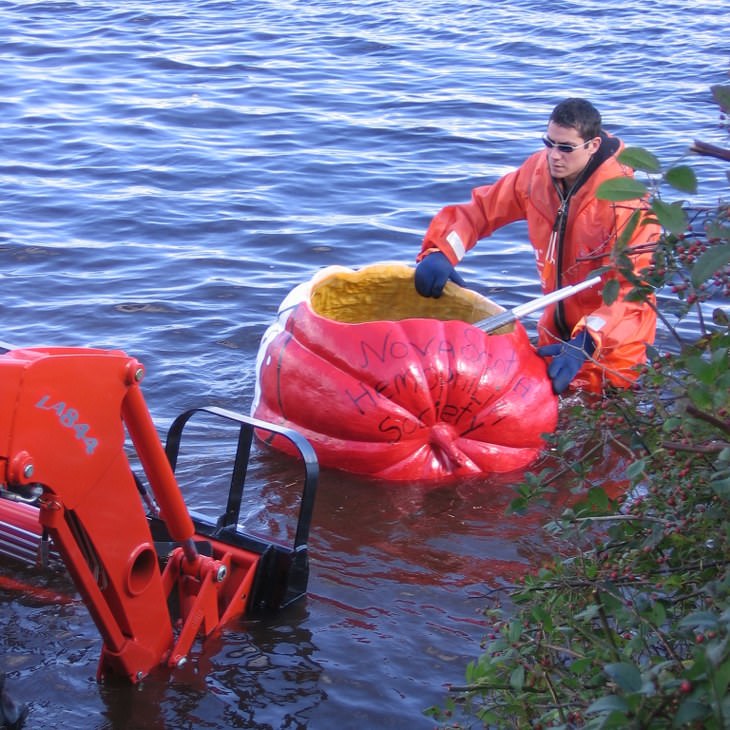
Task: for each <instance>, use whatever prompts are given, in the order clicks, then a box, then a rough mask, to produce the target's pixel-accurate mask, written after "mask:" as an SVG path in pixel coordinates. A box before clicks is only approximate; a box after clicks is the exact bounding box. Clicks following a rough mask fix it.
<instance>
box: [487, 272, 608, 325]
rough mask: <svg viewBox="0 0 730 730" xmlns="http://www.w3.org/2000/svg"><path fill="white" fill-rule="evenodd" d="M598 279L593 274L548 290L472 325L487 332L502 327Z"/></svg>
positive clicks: (570, 295)
mask: <svg viewBox="0 0 730 730" xmlns="http://www.w3.org/2000/svg"><path fill="white" fill-rule="evenodd" d="M599 281H601V277H600V276H594V277H592V278H590V279H586V280H585V281H582V282H581V283H580V284H572V285H571V286H564V287H562V289H556V290H555V291H554V292H550V294H545V295H543V296H541V297H538V298H537V299H533V300H532V301H531V302H527V303H526V304H520V305H518V306H516V307H515V308H514V309H508V310H507V311H506V312H500V313H499V314H495V315H493V316H492V317H487V318H486V319H481V320H479V321H478V322H475V323H474V326H475V327H478V328H479V329H480V330H483V331H484V332H486V333H487V334H489V333H490V332H494V331H495V330H498V329H499V328H500V327H504V326H505V325H507V324H511V323H512V322H515V321H517V320H518V319H520V318H521V317H524V316H525V315H526V314H531V313H532V312H536V311H538V310H539V309H543V308H544V307H547V306H548V304H553V303H555V302H560V301H562V300H563V299H567V298H568V297H572V296H573V294H577V293H578V292H579V291H583V289H588V288H589V287H591V286H595V285H596V284H598V282H599Z"/></svg>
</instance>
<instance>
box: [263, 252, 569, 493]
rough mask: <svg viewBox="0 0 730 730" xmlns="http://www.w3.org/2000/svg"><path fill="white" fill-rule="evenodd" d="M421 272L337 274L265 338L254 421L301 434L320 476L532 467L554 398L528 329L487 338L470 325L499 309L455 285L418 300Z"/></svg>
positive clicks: (394, 268) (551, 419)
mask: <svg viewBox="0 0 730 730" xmlns="http://www.w3.org/2000/svg"><path fill="white" fill-rule="evenodd" d="M413 276H414V269H413V268H412V267H409V266H406V265H403V264H390V263H385V264H373V265H371V266H367V267H364V268H362V269H360V270H352V269H346V268H343V267H329V268H327V269H324V270H322V271H321V272H320V273H319V274H317V275H316V276H315V277H314V278H313V279H312V280H311V281H309V282H307V283H306V284H302V285H300V286H298V287H296V288H295V289H294V290H293V291H292V292H291V293H290V294H289V296H287V297H286V299H285V300H284V302H283V303H282V305H281V307H280V308H279V314H278V318H277V320H276V322H275V323H274V324H273V325H271V326H270V327H269V329H268V330H267V331H266V333H265V335H264V337H263V339H262V341H261V346H260V349H259V353H258V359H257V367H256V371H257V380H256V395H255V398H254V404H253V407H252V413H253V415H254V416H255V417H256V418H260V419H263V420H267V421H270V422H273V423H276V424H280V425H286V426H290V427H292V428H294V429H296V430H297V431H299V432H300V433H301V434H302V435H304V436H305V437H306V438H307V439H309V441H310V442H311V444H312V446H313V447H314V450H315V452H316V453H317V457H318V459H319V462H320V464H321V465H322V466H324V467H332V468H336V469H341V470H345V471H348V472H352V473H357V474H366V475H371V476H373V477H377V478H380V479H384V480H389V481H403V480H413V481H416V480H418V481H421V480H443V479H446V478H448V477H451V476H459V475H464V476H466V475H475V474H481V473H489V472H492V473H496V472H508V471H512V470H514V469H519V468H522V467H525V466H527V465H528V464H530V463H531V462H532V461H533V460H534V459H535V458H536V457H537V456H538V455H539V453H540V451H541V449H542V448H543V445H544V444H543V440H542V438H541V436H542V434H545V433H548V432H551V431H553V430H554V429H555V425H556V422H557V414H558V402H557V398H556V397H555V395H553V392H552V388H551V384H550V380H549V378H548V377H547V373H546V368H545V363H544V361H543V360H542V358H540V357H539V356H538V355H537V354H536V353H535V350H534V349H533V347H532V345H531V344H530V342H529V340H528V337H527V333H526V332H525V329H524V327H523V326H522V325H521V324H520V323H519V322H517V323H514V324H512V325H509V326H507V327H503V328H502V329H501V330H498V331H497V332H496V333H494V334H490V335H487V334H485V333H484V332H483V331H482V330H480V329H478V328H476V327H474V326H473V323H474V322H477V321H479V320H481V319H484V318H486V317H489V316H490V315H492V314H497V313H499V312H501V311H504V310H503V309H502V308H501V307H499V306H498V305H496V304H494V303H493V302H491V301H490V300H488V299H486V298H485V297H483V296H481V295H480V294H478V293H476V292H474V291H472V290H469V289H464V288H462V287H459V286H457V285H456V284H453V283H451V282H449V283H448V284H447V285H446V287H445V289H444V293H443V295H442V296H441V297H440V298H439V299H431V298H424V297H421V296H420V295H419V294H418V293H417V292H416V290H415V287H414V283H413ZM271 444H272V445H273V446H274V447H276V448H278V449H281V450H288V448H289V447H288V442H286V441H285V440H283V439H281V440H279V439H278V438H275V439H273V440H272V441H271Z"/></svg>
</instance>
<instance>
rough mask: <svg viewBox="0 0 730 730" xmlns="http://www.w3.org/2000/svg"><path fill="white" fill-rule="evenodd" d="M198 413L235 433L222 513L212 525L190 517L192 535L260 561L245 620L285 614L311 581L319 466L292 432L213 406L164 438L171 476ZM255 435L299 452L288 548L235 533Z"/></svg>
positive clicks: (180, 420) (180, 421) (181, 420)
mask: <svg viewBox="0 0 730 730" xmlns="http://www.w3.org/2000/svg"><path fill="white" fill-rule="evenodd" d="M198 413H207V414H210V415H213V416H217V417H219V418H222V419H224V420H227V421H230V422H233V423H236V424H238V426H239V430H238V444H237V447H236V456H235V459H234V462H233V469H232V473H231V484H230V488H229V491H228V501H227V503H226V509H225V511H224V512H223V513H222V514H221V515H220V516H219V517H218V519H217V521H216V522H215V523H212V522H210V521H209V520H208V519H206V518H204V517H202V516H200V515H196V514H195V513H194V512H192V511H191V517H192V519H193V523H194V524H195V530H196V532H197V533H198V535H201V536H203V537H207V538H210V539H213V540H218V541H220V542H223V543H225V544H228V545H232V546H235V547H238V548H241V549H243V550H248V551H249V552H253V553H256V554H258V555H260V556H261V558H260V559H259V564H258V568H257V572H256V575H255V577H254V583H253V587H252V591H251V596H250V599H249V602H248V613H249V614H257V613H260V612H264V611H276V610H278V609H281V608H284V607H285V606H288V605H289V604H290V603H292V602H293V601H296V600H297V599H299V598H301V597H303V596H304V595H305V594H306V590H307V582H308V580H309V558H308V553H307V542H308V539H309V528H310V525H311V522H312V512H313V510H314V498H315V494H316V490H317V479H318V477H319V464H318V462H317V456H316V454H315V452H314V449H313V448H312V446H311V444H310V443H309V441H307V440H306V439H305V438H304V437H303V436H302V435H301V434H300V433H298V432H297V431H294V430H293V429H290V428H287V427H284V426H276V425H274V424H272V423H268V422H266V421H261V420H259V419H256V418H252V417H250V416H244V415H242V414H239V413H235V412H234V411H229V410H226V409H224V408H219V407H217V406H205V407H201V408H193V409H191V410H189V411H185V412H184V413H182V414H180V415H179V416H178V417H177V418H176V419H175V420H174V421H173V423H172V425H171V426H170V428H169V430H168V432H167V439H166V443H165V453H166V454H167V458H168V460H169V461H170V465H171V466H172V469H173V471H175V468H176V467H177V460H178V456H179V453H180V446H181V441H182V436H183V430H184V428H185V426H186V425H187V424H188V422H189V421H190V419H191V418H192V417H193V416H194V415H195V414H198ZM256 431H264V432H267V433H269V434H274V435H279V436H282V437H283V438H286V439H288V440H289V441H290V442H291V443H292V444H293V446H294V447H295V448H296V450H297V451H298V453H299V455H300V457H301V459H302V462H303V469H304V483H303V487H302V494H301V501H300V506H299V516H298V518H297V528H296V534H295V536H294V541H293V543H292V545H291V546H282V545H279V544H275V543H272V542H266V541H265V540H262V539H260V538H258V537H254V536H252V535H249V534H247V533H245V532H242V531H241V530H239V529H238V520H239V517H240V513H241V504H242V503H243V492H244V487H245V483H246V475H247V472H248V464H249V459H250V456H251V446H252V443H253V438H254V433H255V432H256Z"/></svg>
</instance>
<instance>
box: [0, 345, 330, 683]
mask: <svg viewBox="0 0 730 730" xmlns="http://www.w3.org/2000/svg"><path fill="white" fill-rule="evenodd" d="M143 375H144V370H143V368H142V366H141V365H140V363H139V362H138V361H137V360H135V359H134V358H131V357H129V356H127V355H126V354H125V353H123V352H120V351H106V350H95V349H86V348H30V349H12V350H10V351H9V352H7V353H6V354H4V355H0V494H3V495H4V496H6V497H12V495H13V494H17V493H25V494H27V493H28V492H29V491H33V490H35V492H36V493H37V494H38V495H39V496H38V499H37V502H36V503H35V504H34V505H31V506H29V507H28V508H27V509H28V510H37V514H38V524H39V528H38V531H39V533H40V532H41V531H42V530H43V529H45V530H46V531H47V533H48V534H49V535H50V537H51V539H52V542H53V544H54V547H55V549H56V550H57V551H58V553H59V554H60V556H61V558H62V559H63V561H64V563H65V565H66V567H67V569H68V571H69V573H70V575H71V577H72V578H73V580H74V583H75V585H76V588H77V590H78V591H79V593H80V595H81V597H82V598H83V600H84V601H85V603H86V605H87V607H88V609H89V611H90V613H91V615H92V617H93V619H94V622H95V623H96V626H97V628H98V629H99V632H100V633H101V636H102V640H103V648H102V655H101V659H100V663H99V671H98V677H99V678H100V679H102V678H104V677H106V676H110V675H121V676H124V677H127V678H128V679H129V680H130V681H132V682H138V681H140V680H141V679H142V678H143V677H144V676H146V675H147V674H148V673H149V672H150V671H151V670H152V669H153V668H155V667H156V666H158V665H160V664H164V663H167V664H169V665H175V664H179V663H181V662H183V661H185V658H186V655H187V653H188V651H189V649H190V646H191V644H192V642H193V641H194V639H195V638H196V636H198V635H200V634H202V635H204V636H205V635H208V634H210V633H211V632H212V631H214V630H215V629H216V628H217V627H218V626H220V625H221V624H222V623H225V622H227V621H229V620H231V619H232V618H234V617H236V616H239V615H241V614H243V613H245V612H246V611H247V610H248V608H249V602H250V601H251V600H255V601H258V602H259V603H260V602H261V600H260V599H259V598H256V597H255V596H254V597H253V599H252V592H253V590H254V587H255V586H256V585H260V584H262V583H266V581H267V580H269V581H271V580H273V581H278V582H279V583H287V582H289V581H290V580H294V582H296V585H295V586H294V589H293V593H292V591H291V590H288V589H290V588H291V586H285V587H283V588H281V589H280V590H279V591H278V593H277V592H276V591H275V593H276V595H277V596H285V595H290V596H291V595H293V596H294V597H298V596H299V595H301V594H302V593H303V586H304V587H305V586H306V537H307V533H308V526H309V520H310V518H311V510H312V503H313V499H314V488H315V487H314V485H315V482H316V471H317V469H316V458H315V457H314V455H313V452H311V451H310V447H308V444H307V443H306V442H304V441H303V439H301V438H300V437H298V436H297V435H296V434H284V435H288V436H290V437H291V438H292V439H293V440H294V441H295V443H296V445H297V446H298V447H301V448H300V453H301V454H302V456H303V460H304V463H305V468H306V471H307V474H306V484H305V490H304V493H303V496H302V509H301V513H300V522H299V529H298V531H297V533H298V534H297V541H298V544H295V545H294V547H293V548H292V549H287V548H281V547H278V546H272V545H269V544H265V543H261V542H260V541H249V540H247V539H246V537H245V535H241V534H240V533H239V532H238V529H237V524H236V523H237V511H236V510H238V509H240V501H241V498H242V492H243V479H244V477H245V468H246V465H247V459H248V449H250V443H251V434H253V432H254V428H255V427H263V428H267V427H268V424H262V423H256V422H251V421H250V419H246V418H244V417H242V416H236V415H235V414H231V413H229V412H223V411H221V412H220V413H218V414H217V415H221V416H222V417H224V418H227V419H229V420H233V421H236V422H237V425H239V426H240V428H241V432H240V433H241V437H240V439H239V440H240V441H241V443H242V444H243V445H244V451H245V453H244V454H242V455H241V459H240V460H239V459H238V458H237V463H236V465H235V466H234V476H235V479H234V480H233V481H232V487H231V495H229V503H228V505H227V508H226V510H227V512H226V514H227V515H228V517H227V518H226V519H224V520H219V524H215V525H212V524H211V525H207V524H204V523H202V522H200V521H197V522H195V521H194V520H193V518H192V517H191V514H190V513H189V511H188V509H187V507H186V504H185V502H184V500H183V497H182V494H181V491H180V488H179V486H178V483H177V480H176V477H175V474H174V464H175V461H176V459H177V450H178V449H179V442H180V438H181V432H182V428H183V426H184V424H185V423H186V422H187V420H188V419H189V418H190V417H191V415H192V414H193V413H194V412H189V413H187V414H185V416H184V417H183V418H182V419H179V422H177V423H176V425H175V427H174V429H173V430H172V431H174V434H173V436H174V438H173V444H172V445H170V444H168V449H167V451H166V450H165V448H163V446H162V443H161V442H160V440H159V437H158V435H157V432H156V430H155V427H154V424H153V421H152V418H151V416H150V414H149V411H148V409H147V406H146V404H145V400H144V397H143V395H142V391H141V388H140V382H141V380H142V377H143ZM213 410H215V409H213ZM272 428H275V427H273V426H272ZM128 439H129V440H131V443H132V445H133V447H134V449H135V450H136V453H137V456H138V458H139V462H140V464H141V465H142V468H143V469H144V472H145V475H146V477H147V481H148V482H149V485H150V488H151V492H152V497H153V500H152V503H153V504H154V505H155V508H154V514H150V511H149V510H148V509H146V506H145V502H144V501H143V499H142V498H141V496H140V487H141V484H140V481H139V480H138V479H137V478H136V477H135V475H134V473H133V471H132V468H131V466H130V463H129V460H128V458H127V455H126V452H125V444H126V443H127V441H128ZM234 482H235V484H234ZM4 501H5V500H0V503H2V502H4ZM231 505H233V507H232V506H231ZM232 509H233V513H231V510H232ZM0 519H2V512H1V511H0ZM153 533H154V534H155V537H153ZM160 535H163V536H164V538H165V540H167V541H168V543H169V544H172V545H174V548H173V549H172V551H171V552H170V553H169V556H168V559H167V560H166V562H164V565H163V561H162V560H161V559H160V558H159V556H158V554H157V550H156V547H155V540H156V539H159V536H160ZM200 539H203V540H205V542H206V544H207V546H208V548H209V549H208V550H206V554H205V555H203V554H200V553H199V552H198V549H197V547H196V543H197V542H199V540H200ZM272 552H274V553H276V556H275V558H276V559H274V560H273V562H272V560H271V553H272ZM271 565H276V566H278V567H277V569H276V570H274V571H272V570H271V568H270V567H268V568H265V566H271ZM282 565H283V566H284V567H283V569H282V567H281V566H282ZM264 569H265V570H266V571H267V572H266V574H264V575H262V574H261V571H262V570H264ZM303 570H304V578H303V579H302V571H303ZM271 590H272V588H271V586H269V587H268V593H267V591H261V589H259V595H271ZM283 604H284V600H283V599H282V600H280V601H279V605H283ZM171 606H174V607H175V608H174V609H172V608H171ZM275 607H276V606H275Z"/></svg>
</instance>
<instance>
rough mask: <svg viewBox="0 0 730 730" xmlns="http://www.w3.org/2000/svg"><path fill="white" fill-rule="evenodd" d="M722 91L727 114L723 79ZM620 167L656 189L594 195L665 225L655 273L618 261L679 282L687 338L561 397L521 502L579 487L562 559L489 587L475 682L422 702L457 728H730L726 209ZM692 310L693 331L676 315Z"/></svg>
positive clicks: (681, 173) (673, 305)
mask: <svg viewBox="0 0 730 730" xmlns="http://www.w3.org/2000/svg"><path fill="white" fill-rule="evenodd" d="M712 93H713V96H714V98H715V100H716V102H717V103H718V104H719V106H720V107H721V109H722V111H723V116H722V120H723V124H725V125H727V116H726V115H727V113H728V111H730V86H722V85H721V86H715V87H713V88H712ZM692 149H693V150H694V151H695V152H697V153H700V154H706V155H707V154H710V155H712V156H714V157H718V158H721V159H730V152H728V151H727V150H723V149H719V148H715V147H712V146H710V145H702V144H701V143H695V145H694V146H693V148H692ZM623 161H624V162H626V163H627V164H629V165H631V166H632V167H634V168H635V169H636V170H637V171H642V172H643V173H644V174H645V175H646V177H647V183H646V184H644V183H643V182H638V181H637V182H636V183H635V184H632V185H631V186H629V187H627V186H626V184H625V180H622V181H618V180H616V181H608V182H607V183H605V184H604V188H603V189H602V191H601V195H602V196H603V197H605V198H607V199H609V200H614V201H617V202H620V201H622V200H629V199H632V198H636V197H637V196H642V195H644V194H648V195H649V199H650V202H651V210H652V212H653V214H654V215H655V216H656V219H657V220H658V221H659V223H660V224H661V226H662V229H663V236H662V238H661V241H660V242H659V244H658V245H657V247H656V249H655V251H654V256H653V263H652V266H651V268H650V269H649V270H646V271H642V272H638V275H637V274H636V273H634V272H632V271H631V266H630V259H629V251H627V250H626V249H625V248H622V246H621V245H619V247H618V250H617V253H616V260H615V261H614V266H615V267H616V268H617V269H619V270H620V272H621V274H622V275H624V276H626V277H628V278H629V279H630V281H631V282H632V283H633V284H634V289H633V291H632V292H631V294H630V295H629V296H631V297H633V298H637V299H649V300H651V295H652V294H654V292H655V291H657V290H659V289H663V290H664V291H665V292H668V293H669V297H668V298H669V306H668V307H667V308H668V309H669V310H670V311H669V312H666V311H659V316H660V317H661V318H662V321H663V322H664V324H665V325H666V327H667V328H668V329H669V331H670V332H672V333H674V335H675V336H676V341H677V344H676V347H674V348H672V351H671V352H668V353H660V352H659V351H658V350H656V349H654V348H650V349H649V353H648V354H649V362H648V364H647V366H646V367H645V368H644V371H643V373H642V376H641V378H640V380H639V381H638V384H637V385H635V386H634V387H633V388H631V389H628V390H612V391H608V392H605V393H604V394H603V395H601V396H600V397H599V396H596V397H592V398H589V397H585V396H584V397H581V398H576V397H571V398H570V399H568V400H566V401H565V402H564V404H563V408H562V409H561V419H562V421H563V423H562V424H561V427H560V428H558V429H557V431H556V432H555V434H552V435H551V436H550V437H549V440H550V446H551V449H550V455H549V457H548V461H547V462H546V463H545V464H543V466H544V468H542V470H541V471H539V472H537V473H536V472H533V473H530V474H528V475H526V477H525V480H524V483H522V484H520V485H519V487H518V488H517V497H516V499H515V500H514V502H513V503H512V507H511V509H512V511H513V512H515V513H518V512H521V511H524V510H526V509H529V507H530V504H531V503H533V502H534V501H535V500H540V499H542V498H544V497H546V496H547V495H548V493H549V492H551V491H553V490H554V489H556V485H559V488H560V490H561V491H563V490H570V491H571V492H572V493H573V494H574V495H575V497H574V499H573V500H572V501H571V503H570V506H569V507H568V508H567V509H565V511H564V512H563V513H562V514H561V515H560V517H559V518H558V519H556V520H555V521H554V522H552V523H550V524H548V525H547V526H546V529H547V530H548V531H549V532H550V534H551V540H554V545H555V554H556V555H557V556H559V557H558V558H556V559H554V560H553V561H552V562H551V563H550V564H547V565H544V566H542V567H541V568H540V569H539V570H538V571H537V572H535V573H532V574H529V575H526V576H524V577H523V578H522V579H521V580H520V581H519V582H518V584H517V585H514V586H512V587H511V588H505V589H502V590H500V591H498V592H497V593H495V594H494V599H493V603H492V604H490V606H489V607H488V608H487V611H486V616H487V622H488V624H489V629H488V631H489V633H488V634H487V636H486V637H485V639H484V641H483V646H482V649H483V652H482V653H481V655H480V656H479V657H478V659H476V660H475V661H473V662H472V663H470V664H469V666H468V668H467V671H466V681H465V684H464V685H463V686H461V687H453V688H452V691H451V692H450V694H449V697H448V698H447V699H446V701H445V702H444V706H443V707H439V708H435V707H434V708H430V709H429V710H428V711H427V713H428V714H430V715H431V716H433V717H435V718H436V719H437V720H438V721H440V722H441V723H442V724H443V725H444V726H446V727H451V728H462V727H498V728H530V727H532V728H541V727H560V728H591V729H598V728H605V729H609V728H621V729H625V728H652V729H653V728H677V727H689V728H707V729H709V730H712V729H714V728H726V727H730V694H729V693H728V686H729V685H730V571H729V567H730V368H729V367H728V365H729V357H728V356H729V353H730V327H729V326H728V325H729V322H730V317H729V315H728V310H727V300H728V295H729V294H730V264H729V262H730V206H729V205H728V204H727V203H724V202H719V203H718V204H717V205H716V206H713V207H711V208H692V207H691V206H690V205H689V204H688V203H687V202H685V201H682V202H667V200H665V199H664V198H663V197H662V191H663V190H666V189H671V191H673V192H674V191H679V192H680V193H683V194H685V193H688V194H693V193H694V192H695V189H696V185H697V181H696V179H695V176H694V173H693V172H692V169H691V168H690V167H689V166H687V165H684V164H678V165H674V166H672V167H670V168H669V169H666V170H663V169H662V166H661V165H660V163H659V161H658V160H657V159H656V158H655V157H654V156H653V155H652V154H651V153H650V152H648V151H646V150H643V149H639V148H633V149H627V150H625V151H624V152H623ZM728 177H729V178H730V175H728ZM612 296H615V293H614V292H612V291H611V290H610V288H608V287H607V291H604V299H606V300H607V301H610V299H611V297H612ZM690 312H691V313H692V315H693V316H692V318H691V320H692V322H696V323H697V324H696V327H695V326H694V324H693V329H696V331H695V332H694V333H693V335H692V336H691V337H690V338H689V339H690V340H691V341H689V342H687V341H685V340H686V339H687V337H686V335H685V336H684V339H683V338H681V337H680V336H679V334H677V330H676V325H677V322H679V321H681V320H683V319H684V320H685V321H687V319H685V318H686V316H687V315H688V313H690ZM670 317H671V318H672V319H673V320H674V322H672V320H671V319H670ZM515 519H517V517H515Z"/></svg>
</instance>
